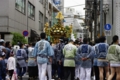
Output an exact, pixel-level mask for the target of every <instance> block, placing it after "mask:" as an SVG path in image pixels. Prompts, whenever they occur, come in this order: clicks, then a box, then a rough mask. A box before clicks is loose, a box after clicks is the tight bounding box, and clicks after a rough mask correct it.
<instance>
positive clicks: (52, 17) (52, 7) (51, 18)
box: [51, 0, 54, 26]
mask: <svg viewBox="0 0 120 80" xmlns="http://www.w3.org/2000/svg"><path fill="white" fill-rule="evenodd" d="M53 4H54V3H53V0H51V26H53Z"/></svg>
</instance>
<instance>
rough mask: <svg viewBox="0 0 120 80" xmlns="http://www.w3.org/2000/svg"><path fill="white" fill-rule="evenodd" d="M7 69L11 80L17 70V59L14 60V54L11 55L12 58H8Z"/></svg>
mask: <svg viewBox="0 0 120 80" xmlns="http://www.w3.org/2000/svg"><path fill="white" fill-rule="evenodd" d="M7 69H8V72H9V76H10V79H11V78H12V75H13V73H14V71H15V69H16V63H15V58H14V54H13V53H10V57H9V58H8V62H7Z"/></svg>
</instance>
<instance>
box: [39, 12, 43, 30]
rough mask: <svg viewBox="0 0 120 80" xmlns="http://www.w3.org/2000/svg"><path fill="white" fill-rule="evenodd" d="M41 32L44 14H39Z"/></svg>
mask: <svg viewBox="0 0 120 80" xmlns="http://www.w3.org/2000/svg"><path fill="white" fill-rule="evenodd" d="M39 30H40V31H43V14H42V13H41V12H39Z"/></svg>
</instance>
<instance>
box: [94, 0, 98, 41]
mask: <svg viewBox="0 0 120 80" xmlns="http://www.w3.org/2000/svg"><path fill="white" fill-rule="evenodd" d="M96 34H97V0H94V41H95V39H96V37H97V35H96Z"/></svg>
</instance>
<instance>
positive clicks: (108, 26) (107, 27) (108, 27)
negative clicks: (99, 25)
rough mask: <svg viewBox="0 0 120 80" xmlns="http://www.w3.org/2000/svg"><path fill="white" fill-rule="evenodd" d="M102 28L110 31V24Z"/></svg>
mask: <svg viewBox="0 0 120 80" xmlns="http://www.w3.org/2000/svg"><path fill="white" fill-rule="evenodd" d="M104 28H105V30H111V28H112V27H111V25H110V24H106V25H105V26H104Z"/></svg>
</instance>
